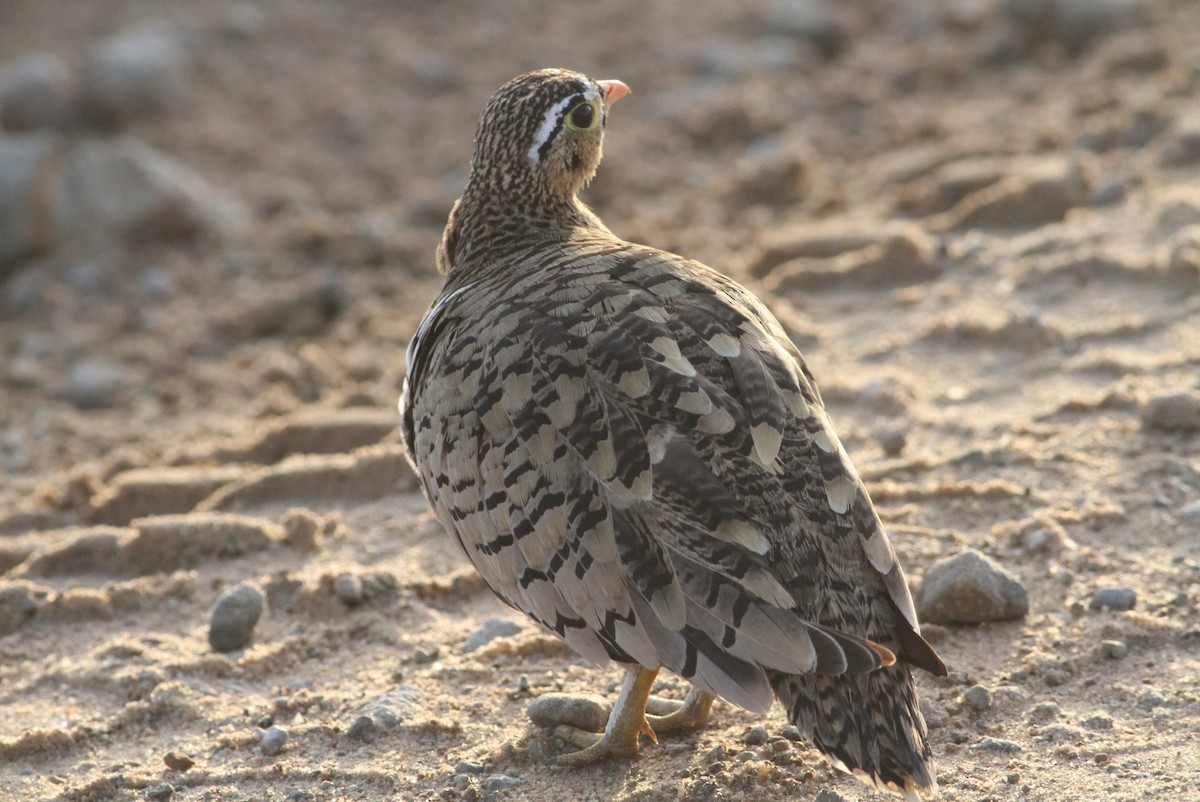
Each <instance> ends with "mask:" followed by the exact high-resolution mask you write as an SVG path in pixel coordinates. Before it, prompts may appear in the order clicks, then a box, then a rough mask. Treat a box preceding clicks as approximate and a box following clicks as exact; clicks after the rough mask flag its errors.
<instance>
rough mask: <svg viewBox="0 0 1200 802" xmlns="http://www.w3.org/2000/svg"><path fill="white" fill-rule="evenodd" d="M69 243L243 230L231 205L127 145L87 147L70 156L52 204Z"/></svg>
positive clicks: (241, 217)
mask: <svg viewBox="0 0 1200 802" xmlns="http://www.w3.org/2000/svg"><path fill="white" fill-rule="evenodd" d="M54 206H55V208H54V217H55V221H56V223H57V227H58V230H59V231H61V232H63V233H64V235H68V234H69V235H70V236H72V237H74V238H79V239H83V240H85V241H87V240H89V239H99V240H101V241H103V240H108V239H111V238H112V237H114V236H130V237H137V236H152V237H154V238H160V237H170V236H192V235H196V234H201V233H211V234H216V235H219V236H234V235H236V234H238V233H239V232H241V231H243V230H244V229H245V228H246V227H247V226H248V224H249V219H250V218H249V211H248V210H247V209H246V207H245V206H244V205H243V204H242V203H241V202H240V201H239V200H237V199H236V198H233V197H232V196H230V195H228V194H226V193H225V192H224V191H222V190H219V189H217V188H216V187H214V186H213V185H211V184H209V183H208V181H206V180H205V179H204V178H202V177H201V176H200V175H198V174H196V173H194V172H192V171H191V170H190V169H188V168H187V167H185V166H183V165H182V164H179V163H178V162H176V161H175V160H173V159H171V158H169V157H167V156H165V155H164V154H162V153H160V152H158V151H156V150H154V149H153V148H151V147H150V146H148V145H145V144H143V143H141V142H138V141H136V140H133V139H117V140H115V141H112V142H109V141H100V140H85V141H83V142H81V143H79V144H78V145H77V146H76V147H75V148H74V149H73V150H72V151H71V153H70V154H69V155H68V157H67V161H66V165H65V167H64V168H63V175H62V180H61V181H60V183H59V189H58V196H57V198H56V199H55V204H54Z"/></svg>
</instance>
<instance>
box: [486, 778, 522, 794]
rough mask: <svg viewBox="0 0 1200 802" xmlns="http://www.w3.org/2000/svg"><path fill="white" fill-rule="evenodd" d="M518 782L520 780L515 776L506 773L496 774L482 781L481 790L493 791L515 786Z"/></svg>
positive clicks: (519, 782)
mask: <svg viewBox="0 0 1200 802" xmlns="http://www.w3.org/2000/svg"><path fill="white" fill-rule="evenodd" d="M520 784H521V780H520V779H519V778H517V777H509V776H508V775H507V774H496V775H494V776H492V777H488V778H487V779H486V780H484V781H483V790H484V791H485V792H487V793H493V792H495V791H504V790H507V789H509V788H516V787H517V786H518V785H520Z"/></svg>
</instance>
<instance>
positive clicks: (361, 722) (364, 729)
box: [346, 716, 379, 742]
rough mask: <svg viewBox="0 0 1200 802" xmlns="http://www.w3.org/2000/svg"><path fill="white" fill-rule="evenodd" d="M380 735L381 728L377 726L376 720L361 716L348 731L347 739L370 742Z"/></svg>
mask: <svg viewBox="0 0 1200 802" xmlns="http://www.w3.org/2000/svg"><path fill="white" fill-rule="evenodd" d="M378 733H379V728H378V727H376V726H375V719H373V718H371V717H370V716H359V717H358V718H356V719H354V723H353V724H351V725H350V728H349V729H348V730H346V737H347V738H349V739H350V740H352V741H366V742H370V741H373V740H375V736H376V735H377V734H378Z"/></svg>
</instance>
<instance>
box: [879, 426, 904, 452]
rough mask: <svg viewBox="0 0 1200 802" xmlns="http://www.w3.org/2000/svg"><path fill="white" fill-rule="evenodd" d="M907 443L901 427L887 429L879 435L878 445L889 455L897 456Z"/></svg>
mask: <svg viewBox="0 0 1200 802" xmlns="http://www.w3.org/2000/svg"><path fill="white" fill-rule="evenodd" d="M907 445H908V436H907V435H906V434H905V433H904V430H903V429H889V430H888V431H886V432H884V433H883V434H881V435H879V447H880V448H881V449H883V453H884V455H886V456H889V457H898V456H900V454H901V453H903V451H904V447H905V446H907Z"/></svg>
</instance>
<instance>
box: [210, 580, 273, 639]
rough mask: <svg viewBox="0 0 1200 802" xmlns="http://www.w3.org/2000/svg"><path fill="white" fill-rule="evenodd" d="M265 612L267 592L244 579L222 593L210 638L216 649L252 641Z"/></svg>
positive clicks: (211, 623)
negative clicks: (264, 594)
mask: <svg viewBox="0 0 1200 802" xmlns="http://www.w3.org/2000/svg"><path fill="white" fill-rule="evenodd" d="M262 612H263V593H262V591H261V590H259V589H258V587H257V586H255V585H253V584H251V583H249V582H242V583H241V584H239V585H235V586H234V587H232V588H230V589H229V590H227V591H225V592H224V593H222V594H221V596H220V598H218V599H217V603H216V604H215V605H213V611H212V619H211V622H210V624H209V627H208V642H209V645H211V646H212V647H213V649H214V650H215V651H218V652H232V651H233V650H235V649H240V648H242V647H243V646H245V645H246V644H248V643H249V642H250V638H251V637H253V635H254V626H255V625H256V624H257V623H258V619H259V617H260V616H261V615H262Z"/></svg>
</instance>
